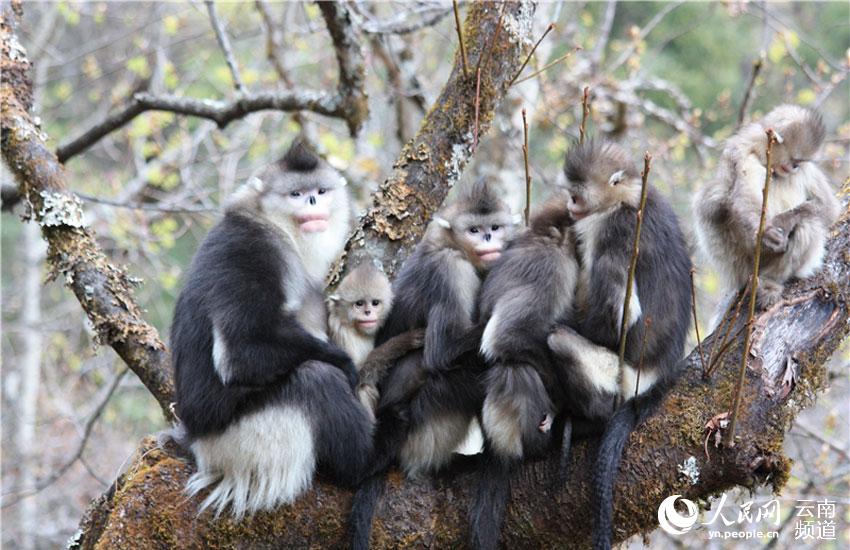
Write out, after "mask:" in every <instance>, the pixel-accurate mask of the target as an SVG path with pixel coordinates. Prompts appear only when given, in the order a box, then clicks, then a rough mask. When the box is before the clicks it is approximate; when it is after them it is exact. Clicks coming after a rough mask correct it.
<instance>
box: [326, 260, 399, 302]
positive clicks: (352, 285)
mask: <svg viewBox="0 0 850 550" xmlns="http://www.w3.org/2000/svg"><path fill="white" fill-rule="evenodd" d="M391 292H392V290H391V285H390V280H389V278H388V277H387V276H386V274H385V273H384V272H383V271H382V270H381V269H380V268H378V267H376V266H375V264H374V263H373V262H372V261H369V260H366V261H363V262H361V263H360V264H359V265H358V266H357V267H355V268H354V269H352V270H351V271H349V272H348V274H347V275H346V276H345V277H343V279H342V281H341V282H340V283H339V286H338V287H337V290H336V294H335V295H336V296H337V298H338V299H340V298H341V299H342V300H345V301H348V302H351V301H356V300H359V299H361V298H364V297H368V296H367V295H370V296H380V297H382V298H383V299H384V300H388V299H389V298H388V296H389V295H390V294H391Z"/></svg>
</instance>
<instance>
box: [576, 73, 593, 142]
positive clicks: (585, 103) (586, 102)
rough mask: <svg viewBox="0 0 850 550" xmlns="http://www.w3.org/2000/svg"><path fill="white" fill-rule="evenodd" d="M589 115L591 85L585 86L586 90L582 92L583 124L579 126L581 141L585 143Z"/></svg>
mask: <svg viewBox="0 0 850 550" xmlns="http://www.w3.org/2000/svg"><path fill="white" fill-rule="evenodd" d="M588 115H590V86H585V87H584V91H582V93H581V125H580V126H579V127H578V142H579V143H584V138H585V134H586V132H587V117H588Z"/></svg>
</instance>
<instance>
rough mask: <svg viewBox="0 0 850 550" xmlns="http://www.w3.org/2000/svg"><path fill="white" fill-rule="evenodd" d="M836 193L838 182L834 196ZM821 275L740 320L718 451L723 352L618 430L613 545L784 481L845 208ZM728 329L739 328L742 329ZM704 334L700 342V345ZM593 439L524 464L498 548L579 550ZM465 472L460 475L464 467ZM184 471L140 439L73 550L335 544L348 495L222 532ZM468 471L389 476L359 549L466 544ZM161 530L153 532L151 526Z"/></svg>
mask: <svg viewBox="0 0 850 550" xmlns="http://www.w3.org/2000/svg"><path fill="white" fill-rule="evenodd" d="M845 191H850V186H845ZM831 235H832V237H831V238H830V240H829V243H828V245H827V255H826V261H825V266H824V269H823V270H822V271H821V272H820V273H819V274H818V275H816V276H815V277H814V278H812V279H809V280H805V281H799V282H797V283H795V284H793V285H791V286H789V287H788V288H787V289H786V291H785V294H784V296H783V300H782V301H781V302H780V303H778V304H777V305H776V306H774V307H773V308H771V309H770V310H768V311H765V312H762V313H761V314H759V315H758V316H757V317H756V319H755V323H754V328H755V331H754V333H753V338H752V347H751V349H752V356H751V357H750V361H749V364H748V369H747V378H748V382H747V385H746V388H745V390H744V393H743V399H742V406H741V412H740V416H739V419H738V433H739V434H740V435H741V439H740V441H739V442H738V444H737V445H736V446H735V447H734V448H732V449H729V448H716V449H712V452H711V458H710V459H707V458H706V457H705V452H704V450H703V442H704V440H705V439H704V435H703V434H704V432H703V428H704V426H705V423H706V422H707V421H708V420H709V419H711V418H712V417H713V416H715V415H716V414H717V413H719V412H721V411H724V410H726V409H727V408H728V406H729V392H730V388H732V387H733V386H734V381H735V379H736V377H737V370H738V365H737V363H738V358H739V357H740V356H739V355H738V353H739V352H740V350H741V349H742V338H741V337H737V338H736V342H735V345H734V347H735V348H736V350H737V351H736V352H735V353H732V354H729V355H728V356H727V359H726V360H724V361H722V362H721V364H720V365H719V367H718V368H717V370H716V372H715V374H714V375H713V376H712V378H711V379H709V380H706V379H704V378H703V376H702V371H701V369H700V359H699V352H698V351H697V350H694V351H693V352H691V354H690V355H689V356H688V357H687V358H686V359H684V360H683V361H684V368H683V371H682V372H683V373H684V374H683V376H682V379H681V380H680V381H679V382H678V383H677V384H676V386H675V387H674V388H673V390H672V391H671V394H670V395H669V396H668V397H667V398H666V399H665V401H664V403H663V405H662V410H661V411H659V413H658V414H656V415H654V416H653V417H651V418H650V419H649V420H648V421H647V422H646V423H645V424H644V425H642V426H640V427H639V428H638V430H637V431H636V432H635V433H634V434H632V436H631V437H630V440H629V444H628V446H627V447H626V450H625V452H624V455H623V461H622V463H621V465H620V470H619V475H618V478H617V486H616V490H615V491H614V494H615V503H614V506H615V525H616V529H615V537H614V538H615V541H622V540H625V539H627V538H628V537H630V536H632V535H634V534H638V533H647V532H649V531H652V530H653V529H655V528H656V526H657V521H658V519H657V508H658V505H659V504H660V503H661V501H662V500H663V499H664V498H666V497H668V496H670V495H674V494H680V495H682V496H683V497H685V498H688V499H690V500H692V501H695V502H697V501H700V500H705V499H708V498H709V497H711V496H713V495H716V494H717V493H719V492H723V491H726V490H729V489H731V488H733V487H736V486H743V487H748V488H752V487H753V486H754V485H756V484H765V483H769V484H771V485H772V486H773V488H774V489H775V490H779V489H780V488H781V487H782V486H783V485H784V484H785V483H786V481H787V480H788V476H789V469H790V461H789V460H788V459H787V458H786V457H785V456H784V455H783V453H782V446H783V440H784V437H785V433H786V430H788V429H789V428H790V426H791V425H792V423H793V420H794V418H795V416H796V415H797V414H798V413H799V411H800V410H802V409H803V408H805V407H807V406H810V405H811V404H812V403H813V401H814V398H815V396H816V395H817V393H819V392H821V391H823V390H824V389H826V386H827V384H828V375H827V368H826V363H827V360H828V359H829V357H830V355H831V354H832V353H833V352H834V351H835V350H836V349H837V348H838V346H839V345H840V343H841V342H842V340H843V339H844V338H846V337H847V335H848V334H850V262H848V261H847V258H846V251H847V250H848V249H850V209H846V210H845V212H844V215H843V216H842V219H841V220H840V221H839V222H838V223H837V224H836V225H835V226H834V227H833V228H832V232H831ZM743 322H744V320H743V319H742V320H741V321H740V322H739V325H740V324H741V323H743ZM715 337H717V335H714V334H713V335H710V336H708V337H707V338H706V340H705V341H706V342H709V341H710V340H713V339H714V338H715ZM789 353H791V354H793V355H794V356H795V357H796V358H797V360H798V364H797V365H796V366H794V367H793V368H795V369H796V375H797V383H796V388H795V389H792V390H791V391H790V393H788V394H786V393H784V392H783V388H782V384H783V378H784V373H785V365H786V364H787V362H786V361H785V358H786V357H787V354H789ZM596 445H597V441H596V440H583V441H579V442H576V444H575V445H574V446H573V452H572V456H571V462H570V466H569V470H570V480H571V482H570V483H568V484H567V485H566V486H564V487H561V486H559V484H556V483H553V482H552V480H553V479H554V476H555V475H556V473H557V471H558V470H557V468H558V462H559V457H558V456H555V455H554V454H553V455H551V456H549V457H548V458H546V459H545V460H542V461H537V462H530V463H526V464H525V465H524V466H523V467H522V469H521V470H520V472H519V473H518V475H517V476H516V478H515V481H514V482H513V483H512V497H511V503H510V505H509V507H508V511H507V517H506V522H505V527H504V531H503V538H504V546H505V548H548V547H560V546H563V544H564V541H565V540H568V541H570V546H571V547H576V548H583V547H587V546H589V544H590V536H591V529H592V525H593V519H592V516H591V510H592V508H591V506H590V503H589V498H590V495H591V494H592V488H591V486H590V485H591V483H590V479H591V477H592V471H593V464H594V459H595V456H596ZM691 457H693V458H694V459H695V461H696V462H695V464H696V468H697V471H698V472H699V477H698V479H696V480H694V479H690V480H689V479H686V478H684V477H682V476H681V475H680V473H679V468H678V466H679V465H680V464H682V463H684V462H685V461H686V460H688V459H690V458H691ZM466 466H469V464H467V465H466ZM193 472H194V466H193V465H192V464H191V462H190V461H188V460H187V459H186V458H182V457H181V456H180V454H179V453H178V451H177V450H176V449H174V448H173V447H166V448H162V447H159V446H157V444H156V442H155V441H154V440H153V439H152V438H148V439H146V440H145V441H144V442H143V443H142V445H141V447H140V449H139V451H138V453H137V458H136V459H135V460H134V464H133V465H132V466H131V468H130V470H129V471H128V472H126V473H125V474H124V475H123V476H122V477H121V478H120V479H119V480H118V481H117V483H116V489H115V491H114V492H112V493H108V494H107V495H105V496H104V497H102V498H101V499H100V500H99V501H97V502H96V503H95V504H94V505H93V506H92V507H91V508H90V509H89V512H88V513H87V515H86V518H85V520H84V522H83V524H82V526H81V532H82V533H83V535H82V537H81V540H80V541H79V542H80V546H79V547H80V548H91V547H93V546H94V545H95V544H98V545H99V546H100V547H107V548H108V547H113V546H121V545H123V546H132V547H140V548H141V547H160V546H176V547H204V546H220V547H229V546H236V547H238V546H244V545H246V544H250V545H252V546H268V547H297V548H303V547H313V546H315V547H323V548H326V547H336V546H338V545H344V536H345V535H344V534H345V525H346V521H347V516H348V512H349V509H350V501H351V495H350V493H349V492H347V491H345V490H342V489H339V488H337V487H334V486H332V485H329V484H327V483H323V482H317V483H316V485H315V487H314V489H313V490H312V491H310V492H309V493H307V494H306V495H304V496H303V497H302V498H301V499H299V500H298V501H297V502H296V503H295V504H293V505H291V506H283V507H281V508H280V509H279V510H277V511H276V512H274V513H271V514H259V515H257V516H256V517H254V518H251V519H248V520H245V521H243V522H241V523H235V522H233V521H232V520H230V519H227V518H222V519H219V520H213V518H212V516H211V515H209V512H207V513H205V514H203V515H201V516H200V518H197V517H196V514H197V505H198V503H199V502H200V501H201V499H202V498H203V497H199V498H196V499H193V500H187V499H186V498H185V496H184V493H183V489H184V487H185V483H186V480H187V479H188V477H189V476H190V475H191V474H192V473H193ZM474 480H475V474H473V473H471V472H470V469H469V468H468V467H465V466H464V465H463V464H460V465H456V466H455V467H454V468H453V469H452V470H451V471H450V472H448V473H446V474H444V475H442V476H440V477H439V478H437V479H433V480H431V479H429V480H425V481H405V480H404V479H403V477H402V476H401V475H397V474H392V475H390V477H389V484H388V487H387V491H386V494H385V496H384V499H383V500H384V502H385V504H384V505H382V506H379V507H378V510H377V513H376V518H375V526H374V529H373V538H372V547H373V548H413V547H417V548H418V547H423V546H427V547H431V548H456V547H464V546H465V544H466V540H467V536H468V531H469V525H468V522H467V511H468V506H469V496H470V493H471V490H472V489H473V488H474V486H475V485H474ZM164 526H167V527H164Z"/></svg>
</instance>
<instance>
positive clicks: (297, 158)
mask: <svg viewBox="0 0 850 550" xmlns="http://www.w3.org/2000/svg"><path fill="white" fill-rule="evenodd" d="M320 162H321V159H320V158H319V155H318V154H316V152H315V151H314V150H313V148H312V147H311V146H310V145H309V144H308V143H307V141H306V140H305V139H303V138H296V139H295V141H293V142H292V145H290V146H289V149H288V150H287V151H286V153H285V154H284V155H283V157H281V159H280V160H279V161H278V164H279V165H280V167H281V168H282V169H283V170H288V171H291V172H312V171H313V170H315V169H316V168H318V167H319V163H320Z"/></svg>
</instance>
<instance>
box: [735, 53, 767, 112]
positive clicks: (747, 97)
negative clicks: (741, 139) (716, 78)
mask: <svg viewBox="0 0 850 550" xmlns="http://www.w3.org/2000/svg"><path fill="white" fill-rule="evenodd" d="M762 66H764V53H762V54H761V55H760V56H759V58H758V59H756V60H755V61H753V72H752V74H751V75H750V83H749V84H747V90H746V91H745V92H744V99H743V101H741V108H740V109H739V110H738V127H739V128H740V127H741V125H742V124H743V123H744V119H745V118H746V117H747V111H748V110H749V109H750V103H751V102H752V99H753V89H755V86H756V79H757V78H758V76H759V73H760V72H761V69H762Z"/></svg>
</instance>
